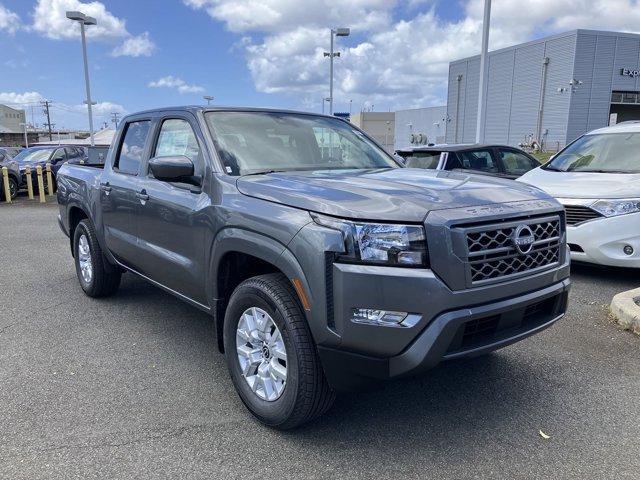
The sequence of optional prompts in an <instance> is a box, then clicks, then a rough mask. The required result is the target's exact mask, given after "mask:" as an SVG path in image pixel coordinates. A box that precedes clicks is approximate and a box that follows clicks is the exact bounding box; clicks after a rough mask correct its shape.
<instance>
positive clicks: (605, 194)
mask: <svg viewBox="0 0 640 480" xmlns="http://www.w3.org/2000/svg"><path fill="white" fill-rule="evenodd" d="M639 148H640V124H638V123H621V124H619V125H616V126H612V127H606V128H601V129H598V130H594V131H592V132H589V133H587V134H586V135H583V136H582V137H580V138H578V139H577V140H576V141H574V142H573V143H571V144H570V145H568V146H567V147H566V148H565V149H564V150H562V151H560V152H559V153H558V154H557V155H555V156H554V157H553V158H552V159H551V160H550V161H549V162H548V163H546V164H545V165H543V166H542V167H540V168H536V169H535V170H532V171H531V172H529V173H528V174H526V175H524V176H522V177H521V178H520V179H519V180H520V181H522V182H526V183H528V184H531V185H535V186H536V187H539V188H541V189H543V190H545V191H546V192H548V193H549V194H551V195H553V196H554V197H556V198H557V199H558V200H559V201H560V202H561V203H562V204H563V205H564V207H565V210H566V216H567V237H568V242H569V248H570V249H571V258H573V259H574V260H578V261H583V262H589V263H595V264H600V265H609V266H617V267H634V268H640V150H638V149H639Z"/></svg>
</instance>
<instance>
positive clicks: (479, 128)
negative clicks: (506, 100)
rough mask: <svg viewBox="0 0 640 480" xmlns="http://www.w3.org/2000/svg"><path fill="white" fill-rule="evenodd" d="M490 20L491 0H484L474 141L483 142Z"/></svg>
mask: <svg viewBox="0 0 640 480" xmlns="http://www.w3.org/2000/svg"><path fill="white" fill-rule="evenodd" d="M490 22H491V0H484V17H483V19H482V52H481V53H480V91H479V92H478V118H477V119H476V120H477V123H476V143H482V142H484V124H485V118H486V115H487V112H486V109H485V97H486V95H485V90H486V88H487V54H488V50H489V24H490Z"/></svg>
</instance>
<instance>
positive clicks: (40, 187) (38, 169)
mask: <svg viewBox="0 0 640 480" xmlns="http://www.w3.org/2000/svg"><path fill="white" fill-rule="evenodd" d="M36 174H37V175H38V193H39V194H40V203H45V202H46V200H45V198H44V185H43V184H42V182H43V180H42V167H41V166H40V165H38V166H37V167H36Z"/></svg>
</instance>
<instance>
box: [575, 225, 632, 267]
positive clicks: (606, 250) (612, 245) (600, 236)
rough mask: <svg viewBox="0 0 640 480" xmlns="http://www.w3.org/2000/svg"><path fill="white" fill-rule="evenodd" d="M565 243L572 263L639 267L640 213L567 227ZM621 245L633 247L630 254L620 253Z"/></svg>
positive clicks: (621, 250)
mask: <svg viewBox="0 0 640 480" xmlns="http://www.w3.org/2000/svg"><path fill="white" fill-rule="evenodd" d="M567 242H568V243H569V244H570V247H571V259H572V260H576V261H581V262H588V263H595V264H599V265H607V266H612V267H631V268H640V213H631V214H628V215H620V216H618V217H608V218H598V219H595V220H590V221H588V222H584V223H581V224H578V225H576V226H568V227H567ZM625 245H631V246H632V247H633V250H634V253H633V254H632V255H627V254H625V253H624V252H623V248H624V247H625ZM580 250H582V251H580Z"/></svg>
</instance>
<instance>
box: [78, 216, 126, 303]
mask: <svg viewBox="0 0 640 480" xmlns="http://www.w3.org/2000/svg"><path fill="white" fill-rule="evenodd" d="M73 256H74V259H75V263H76V274H77V275H78V280H79V281H80V286H81V287H82V290H83V291H84V293H86V294H87V295H88V296H90V297H106V296H108V295H112V294H114V293H115V292H116V291H117V290H118V287H119V286H120V277H121V272H120V271H119V270H115V269H110V268H109V265H108V264H107V259H106V258H105V257H104V254H103V253H102V249H101V248H100V244H99V243H98V239H97V237H96V232H95V229H94V228H93V224H92V223H91V222H90V221H89V220H87V219H84V220H81V221H80V223H78V226H77V227H76V229H75V230H74V232H73Z"/></svg>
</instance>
